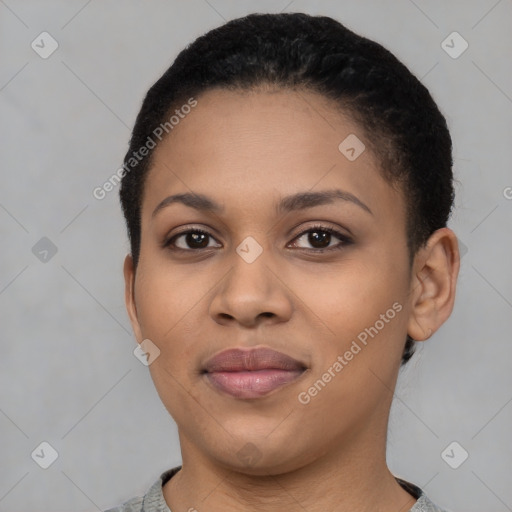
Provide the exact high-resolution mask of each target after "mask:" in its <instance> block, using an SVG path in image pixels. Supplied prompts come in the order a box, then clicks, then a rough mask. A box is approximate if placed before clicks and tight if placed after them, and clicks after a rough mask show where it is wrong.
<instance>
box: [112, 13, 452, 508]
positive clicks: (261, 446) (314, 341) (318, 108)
mask: <svg viewBox="0 0 512 512" xmlns="http://www.w3.org/2000/svg"><path fill="white" fill-rule="evenodd" d="M123 168H124V175H123V180H122V184H121V189H120V197H121V204H122V208H123V212H124V215H125V219H126V222H127V228H128V234H129V238H130V244H131V252H130V254H129V255H127V257H126V259H125V264H124V275H125V281H126V305H127V310H128V314H129V316H130V320H131V323H132V327H133V330H134V333H135V336H136V339H137V342H138V343H139V344H140V353H141V354H143V355H144V356H145V357H146V359H147V364H148V365H149V369H150V372H151V376H152V379H153V381H154V383H155V386H156V389H157V391H158V393H159V396H160V398H161V400H162V402H163V403H164V405H165V407H166V408H167V410H168V411H169V413H170V414H171V416H172V417H173V419H174V420H175V422H176V424H177V426H178V432H179V439H180V445H181V452H182V460H183V464H182V466H179V467H177V468H173V469H170V470H169V471H166V472H165V473H163V474H162V475H161V476H160V478H158V479H157V481H156V482H155V484H154V485H153V486H152V487H151V489H149V491H148V492H147V494H146V495H145V496H144V497H137V498H132V499H131V500H129V501H127V502H125V504H124V505H122V506H120V507H118V508H115V509H111V512H113V511H125V512H126V511H139V510H143V511H145V512H150V511H157V510H158V511H161V510H164V511H169V510H172V511H173V512H179V511H189V512H191V511H194V510H197V511H199V512H200V511H201V510H208V511H209V512H216V511H230V510H236V511H240V510H243V511H248V512H249V511H256V510H265V511H271V512H272V511H274V510H283V509H285V510H292V511H295V510H297V511H299V510H300V511H303V510H308V511H317V510H322V511H325V510H332V511H337V512H345V511H349V510H350V511H352V512H353V511H354V510H357V511H370V510H372V511H374V510H380V511H383V512H391V511H393V512H398V511H402V512H406V511H410V512H419V511H430V512H436V511H437V512H439V511H441V509H440V508H438V507H437V506H436V505H435V504H434V503H432V501H431V500H429V498H428V497H427V496H426V495H425V494H424V492H423V491H422V490H421V489H420V488H419V487H417V486H415V485H414V484H412V483H409V482H407V481H404V480H402V479H400V478H397V477H395V476H394V475H393V474H392V473H391V472H390V470H389V468H388V467H387V463H386V431H387V424H388V417H389V410H390V406H391V402H392V396H393V390H394V388H395V384H396V380H397V376H398V371H399V369H400V365H401V364H405V363H406V362H407V360H408V359H409V358H410V357H411V356H412V354H413V352H414V343H415V342H419V341H424V340H426V339H427V338H429V337H430V336H431V335H432V333H434V332H435V331H436V330H437V329H438V328H439V327H440V326H441V325H442V324H443V322H445V320H446V319H447V318H448V317H449V315H450V314H451V311H452V308H453V304H454V299H455V287H456V281H457V275H458V271H459V252H458V245H457V239H456V236H455V234H454V233H453V232H452V231H451V230H450V229H448V228H447V227H446V225H447V221H448V218H449V215H450V211H451V208H452V203H453V196H454V193H453V187H452V170H451V168H452V156H451V139H450V135H449V132H448V129H447V126H446V121H445V119H444V117H443V115H442V114H441V113H440V112H439V110H438V108H437V106H436V104H435V102H434V101H433V99H432V98H431V96H430V94H429V92H428V91H427V90H426V89H425V87H424V86H423V85H422V84H421V83H420V82H419V81H418V80H417V79H416V78H415V77H414V76H413V75H412V74H411V73H410V72H409V71H408V70H407V68H406V67H405V66H404V65H403V64H401V63H400V62H399V61H398V60H397V59H396V58H395V57H394V56H393V55H392V54H391V53H390V52H389V51H387V50H385V49H384V48H383V47H382V46H380V45H378V44H377V43H375V42H373V41H370V40H368V39H366V38H363V37H360V36H358V35H356V34H354V33H353V32H351V31H350V30H348V29H347V28H345V27H344V26H343V25H341V24H340V23H338V22H337V21H335V20H333V19H331V18H328V17H315V16H308V15H306V14H300V13H292V14H277V15H271V14H252V15H249V16H247V17H244V18H240V19H236V20H232V21H230V22H228V23H226V24H225V25H223V26H221V27H220V28H217V29H215V30H212V31H210V32H208V33H207V34H205V35H204V36H202V37H200V38H198V39H197V40H196V41H195V42H194V43H192V44H191V45H189V46H188V47H187V48H186V49H185V50H183V51H182V52H181V53H180V54H179V55H178V57H177V58H176V60H175V62H174V63H173V65H172V66H171V67H170V68H169V69H168V70H167V71H166V72H165V73H164V75H163V76H162V77H161V78H160V79H159V80H158V81H157V82H156V83H155V84H154V85H153V87H151V89H150V90H149V92H148V93H147V96H146V98H145V100H144V103H143V105H142V108H141V111H140V113H139V115H138V117H137V120H136V123H135V127H134V129H133V134H132V138H131V143H130V149H129V151H128V153H127V154H126V157H125V160H124V166H123ZM144 435H146V434H145V433H141V437H144ZM441 512H442V511H441Z"/></svg>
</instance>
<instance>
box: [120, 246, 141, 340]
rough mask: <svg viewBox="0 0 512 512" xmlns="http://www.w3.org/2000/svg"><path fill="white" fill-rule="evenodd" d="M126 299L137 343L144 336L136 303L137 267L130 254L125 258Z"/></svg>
mask: <svg viewBox="0 0 512 512" xmlns="http://www.w3.org/2000/svg"><path fill="white" fill-rule="evenodd" d="M123 273H124V300H125V303H126V311H127V312H128V316H129V317H130V322H131V324H132V329H133V332H134V334H135V338H136V340H137V343H139V344H140V343H141V342H142V340H143V338H142V334H141V328H140V324H139V319H138V317H137V307H136V305H135V269H134V267H133V258H132V256H131V255H130V254H127V255H126V258H125V259H124V267H123Z"/></svg>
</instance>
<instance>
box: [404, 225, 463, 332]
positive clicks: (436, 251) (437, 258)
mask: <svg viewBox="0 0 512 512" xmlns="http://www.w3.org/2000/svg"><path fill="white" fill-rule="evenodd" d="M459 267H460V254H459V244H458V241H457V237H456V236H455V233H454V232H453V231H452V230H451V229H449V228H442V229H438V230H437V231H434V233H432V235H431V236H430V238H429V239H428V241H427V243H426V244H425V246H424V247H422V248H421V249H420V250H419V251H418V252H417V254H416V256H415V258H414V263H413V269H412V272H413V274H412V279H411V290H410V297H411V304H410V307H411V313H410V316H409V323H408V326H407V334H409V336H411V338H413V339H414V340H416V341H424V340H426V339H428V338H429V337H430V336H431V335H432V333H433V332H435V331H436V330H437V329H439V327H441V325H442V324H443V323H444V322H445V321H446V320H447V318H448V317H449V316H450V314H451V312H452V310H453V304H454V302H455V288H456V284H457V277H458V275H459Z"/></svg>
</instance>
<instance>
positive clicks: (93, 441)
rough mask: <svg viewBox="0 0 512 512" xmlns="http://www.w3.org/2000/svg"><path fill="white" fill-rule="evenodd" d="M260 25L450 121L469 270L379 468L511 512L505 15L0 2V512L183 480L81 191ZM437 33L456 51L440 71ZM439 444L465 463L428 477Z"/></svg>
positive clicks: (508, 13) (109, 226) (443, 9)
mask: <svg viewBox="0 0 512 512" xmlns="http://www.w3.org/2000/svg"><path fill="white" fill-rule="evenodd" d="M258 11H259V12H279V11H288V12H297V11H302V12H307V13H312V14H325V15H329V16H332V17H334V18H336V19H338V20H339V21H341V22H342V23H345V24H346V25H347V26H348V27H349V28H351V29H353V30H355V31H356V32H358V33H360V34H363V35H366V36H368V37H370V38H371V39H374V40H376V41H378V42H380V43H382V44H383V45H384V46H386V47H387V48H389V49H390V50H391V51H393V52H394V53H395V54H396V55H397V56H398V57H399V58H400V59H401V60H402V61H403V62H404V63H405V64H406V65H408V66H409V68H410V69H411V70H412V71H413V72H414V73H415V74H416V75H417V76H418V77H419V78H421V80H422V81H423V83H424V84H425V85H426V86H427V87H428V88H429V89H430V91H431V92H432V94H433V96H434V98H435V99H436V101H437V102H438V104H439V106H440V108H441V110H442V111H443V113H444V114H445V115H446V117H447V120H448V123H449V126H450V129H451V133H452V137H453V140H454V158H455V167H454V169H455V173H456V177H457V180H458V182H457V186H456V192H457V199H456V211H455V213H454V215H453V217H452V221H451V224H450V226H451V227H452V228H453V229H454V230H455V231H456V233H457V235H458V236H459V238H460V240H461V242H462V243H463V244H464V246H465V247H466V248H467V253H465V254H464V255H463V258H462V266H461V272H460V278H459V285H458V293H457V300H456V306H455V310H454V312H453V315H452V317H451V318H450V319H449V321H448V322H447V323H446V324H445V325H444V326H443V327H442V328H441V329H440V331H438V332H437V333H436V334H435V335H434V336H433V338H431V339H430V340H429V341H428V342H427V343H425V344H422V345H420V347H419V348H420V350H419V352H418V354H417V355H416V356H415V357H414V359H413V360H411V362H410V363H409V365H408V366H407V367H406V369H405V370H404V371H403V374H402V375H401V378H400V383H399V386H398V388H397V391H396V398H395V401H394V405H393V408H392V417H391V420H390V432H389V449H388V452H389V464H390V467H391V469H392V470H393V471H394V472H395V474H396V475H398V476H401V477H403V478H406V479H408V480H409V481H412V482H414V483H416V484H417V485H419V486H421V487H423V488H424V489H425V491H426V492H427V494H428V495H429V496H430V497H431V498H432V499H433V500H434V501H437V502H438V503H439V504H440V505H443V506H445V507H446V508H450V509H452V510H453V511H464V512H477V511H478V512H481V511H483V510H485V511H486V512H501V511H506V510H512V485H511V484H512V463H511V461H512V443H511V442H510V439H511V437H510V432H511V431H512V430H511V424H512V404H511V401H512V386H511V384H512V376H511V375H512V372H511V371H510V361H511V355H512V343H510V340H511V336H510V332H511V328H512V321H511V318H512V315H511V307H512V273H511V271H510V261H511V257H510V256H511V252H512V237H511V236H510V220H511V212H512V200H511V199H510V198H511V197H512V189H511V188H507V187H512V173H511V161H512V144H511V140H510V134H511V133H512V130H511V128H512V83H511V76H512V73H511V66H510V62H511V53H512V52H511V48H512V35H511V34H512V30H511V28H512V26H511V21H510V20H512V2H511V1H510V0H500V1H496V0H481V1H451V2H450V1H449V2H447V1H441V0H436V1H428V2H427V1H420V0H415V1H414V2H413V1H409V0H407V1H406V0H400V1H395V2H391V1H386V2H382V1H355V0H354V1H339V0H338V1H323V2H312V1H300V0H295V1H293V2H290V0H283V1H273V2H271V1H261V2H255V1H236V2H234V1H221V0H208V1H206V0H192V1H188V2H185V1H182V2H179V1H176V0H174V1H170V0H165V1H152V2H142V1H120V0H117V1H116V0H108V1H105V0H104V1H102V2H100V1H98V0H96V1H86V0H76V1H75V0H73V1H70V0H66V1H61V2H57V1H41V0H38V1H28V0H18V1H16V0H0V34H1V36H0V58H1V69H0V119H1V120H2V122H1V134H0V141H1V166H2V170H1V186H0V229H1V236H2V238H1V251H0V311H1V323H0V326H1V328H0V336H1V351H2V356H1V358H0V432H1V436H0V443H1V445H0V446H1V463H0V511H9V512H16V511H35V510H37V511H39V512H45V511H48V512H49V511H52V512H55V511H59V510H74V511H89V510H90V511H95V510H103V509H106V508H108V507H110V506H113V505H116V504H119V503H121V502H122V501H124V500H125V499H127V498H129V497H131V496H134V495H136V494H142V493H144V492H145V491H146V490H147V488H148V487H149V486H150V485H151V484H152V483H153V482H154V481H155V480H156V478H157V477H158V476H159V474H160V472H162V471H163V470H165V469H167V468H170V467H173V466H175V465H178V464H179V463H180V462H181V459H180V453H179V445H178V442H177V435H176V426H175V424H174V423H173V421H172V419H171V418H170V416H169V415H168V413H167V411H166V410H165V409H164V407H163V405H162V404H161V402H160V400H159V398H158V396H157V394H156V391H155V390H154V388H153V384H152V381H151V379H150V376H149V372H148V368H147V367H145V366H144V365H142V364H141V363H140V362H139V361H138V359H136V358H135V357H134V355H133V349H134V348H135V341H134V337H133V335H132V333H131V328H130V324H129V321H128V317H127V314H126V312H125V306H124V296H123V293H124V288H123V287H124V283H123V278H122V261H123V257H124V255H125V254H126V252H127V251H128V243H127V239H126V234H125V227H124V224H123V219H122V217H121V211H120V207H119V203H118V195H117V194H118V190H117V188H116V189H115V190H114V191H112V192H110V193H109V194H108V195H107V197H106V198H105V199H103V200H101V201H100V200H97V199H95V198H94V197H93V195H92V190H93V189H94V187H96V186H100V185H101V184H102V183H103V182H104V181H105V180H106V179H108V178H109V177H110V176H111V175H112V174H113V173H114V172H115V171H116V170H117V169H118V167H119V165H120V164H121V161H122V157H123V156H124V153H125V151H126V149H127V143H128V138H129V135H130V128H131V126H132V124H133V122H134V119H135V115H136V114H137V112H138V109H139V107H140V103H141V101H142V98H143V95H144V94H145V92H146V91H147V89H148V87H149V86H150V85H151V84H152V83H153V82H154V81H155V80H156V79H157V78H158V77H160V75H161V74H162V73H163V71H164V70H165V69H167V67H168V66H169V65H170V63H171V62H172V60H173V58H174V57H175V56H176V54H177V52H178V51H179V50H180V49H181V48H183V47H184V46H185V45H186V44H188V43H189V42H191V41H192V40H193V39H194V38H196V37H197V36H199V35H200V34H202V33H204V32H205V31H207V30H209V29H210V28H213V27H215V26H218V25H220V24H222V23H223V22H224V20H228V19H231V18H235V17H238V16H242V15H245V14H247V13H250V12H258ZM43 31H47V32H49V33H50V34H51V35H52V36H53V38H55V40H57V41H58V44H59V47H58V49H57V50H56V51H55V53H53V54H52V55H51V56H50V57H49V58H47V59H43V58H41V57H40V56H39V55H38V54H37V53H36V52H35V51H34V50H33V49H32V48H31V43H32V41H33V40H36V41H37V36H38V35H39V34H40V33H41V32H43ZM453 31H457V32H459V33H460V34H461V35H462V36H463V38H464V39H465V40H467V42H468V43H469V48H468V49H467V50H466V51H465V52H464V53H463V54H462V55H460V56H459V57H458V58H456V59H454V58H452V57H450V56H449V55H448V54H447V53H446V52H445V51H444V50H443V48H442V47H441V42H442V41H443V40H444V39H445V38H446V37H447V36H448V35H449V34H450V33H452V32H453ZM507 196H508V198H507ZM507 228H508V229H507ZM42 237H47V238H49V239H50V240H51V241H52V243H53V244H55V246H56V247H57V249H58V250H57V253H56V254H55V255H54V256H53V257H50V256H51V253H50V254H49V255H48V257H47V261H40V259H39V258H38V257H36V255H35V254H34V253H33V251H32V248H33V247H34V245H35V244H36V243H37V242H38V241H39V240H40V239H41V238H42ZM41 243H43V242H41ZM36 247H39V246H36ZM35 252H37V251H35ZM42 441H47V442H49V443H50V444H51V445H52V446H53V447H54V448H55V449H56V450H57V452H58V454H59V457H58V458H57V460H56V461H55V462H54V463H53V464H52V465H51V466H50V467H49V468H48V469H42V468H40V467H39V466H38V465H37V464H36V463H35V462H34V460H33V459H32V458H31V453H32V452H33V450H34V449H35V448H36V447H37V446H38V445H39V444H40V443H41V442H42ZM452 441H457V442H458V443H459V444H460V445H461V446H462V447H463V448H464V449H465V450H466V451H467V452H468V453H469V458H468V459H467V460H466V461H465V462H464V463H463V464H462V465H460V467H458V469H452V468H451V467H449V466H448V464H447V463H446V462H445V460H443V458H442V457H441V453H442V452H443V450H444V449H445V448H446V447H447V446H448V445H449V444H450V443H451V442H452ZM454 453H455V454H456V456H457V457H458V456H459V455H457V453H460V452H454Z"/></svg>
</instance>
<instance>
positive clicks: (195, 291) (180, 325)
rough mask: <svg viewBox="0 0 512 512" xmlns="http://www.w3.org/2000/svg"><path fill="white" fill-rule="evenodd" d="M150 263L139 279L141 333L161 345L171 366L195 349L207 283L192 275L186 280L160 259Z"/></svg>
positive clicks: (138, 301)
mask: <svg viewBox="0 0 512 512" xmlns="http://www.w3.org/2000/svg"><path fill="white" fill-rule="evenodd" d="M148 267H149V268H146V269H143V270H142V272H141V273H140V278H139V280H138V282H137V283H136V304H137V314H138V318H139V323H140V326H141V330H142V335H143V336H144V337H145V338H149V339H150V340H151V341H152V342H153V343H155V344H156V345H157V346H158V348H159V349H160V351H161V354H160V357H161V359H162V360H166V362H167V363H170V368H171V369H174V368H179V367H180V364H179V361H180V360H181V361H183V358H184V357H187V356H189V355H190V354H191V353H192V352H193V349H194V342H195V341H196V339H197V332H198V324H197V315H198V314H199V312H200V311H202V308H205V302H204V299H205V294H206V293H207V290H208V287H207V286H205V287H202V286H198V283H197V282H196V281H194V279H193V278H191V277H189V278H188V280H185V279H183V275H181V274H179V273H177V272H171V271H169V270H170V269H166V268H165V266H162V265H159V264H158V263H155V264H152V265H151V266H149V265H148ZM189 274H190V273H189ZM195 318H196V320H195ZM197 341H199V340H197ZM183 366H184V365H181V367H183Z"/></svg>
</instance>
